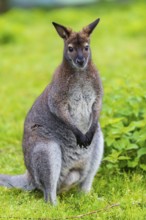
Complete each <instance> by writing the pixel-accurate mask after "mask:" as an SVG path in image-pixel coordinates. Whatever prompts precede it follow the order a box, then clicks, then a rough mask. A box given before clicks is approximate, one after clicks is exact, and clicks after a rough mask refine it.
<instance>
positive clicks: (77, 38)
mask: <svg viewBox="0 0 146 220" xmlns="http://www.w3.org/2000/svg"><path fill="white" fill-rule="evenodd" d="M99 20H100V19H99V18H98V19H96V20H95V21H94V22H92V23H91V24H89V25H87V26H86V27H84V28H83V29H82V30H81V31H80V32H74V31H72V30H71V29H70V28H66V27H64V26H62V25H60V24H57V23H55V22H53V25H54V27H55V29H56V30H57V32H58V34H59V36H60V37H61V38H63V39H64V58H65V59H66V60H67V61H68V63H70V64H71V65H72V66H73V67H74V68H76V69H81V70H84V69H85V68H86V67H87V66H88V62H89V60H90V59H91V51H90V46H89V45H90V34H91V33H92V31H93V30H94V28H95V27H96V25H97V24H98V23H99Z"/></svg>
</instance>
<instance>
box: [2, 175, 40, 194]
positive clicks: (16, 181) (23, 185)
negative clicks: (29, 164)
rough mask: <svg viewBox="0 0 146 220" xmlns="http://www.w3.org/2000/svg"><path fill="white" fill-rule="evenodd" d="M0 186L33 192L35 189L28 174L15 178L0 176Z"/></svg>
mask: <svg viewBox="0 0 146 220" xmlns="http://www.w3.org/2000/svg"><path fill="white" fill-rule="evenodd" d="M0 186H6V187H8V188H13V187H14V188H19V189H23V190H33V189H35V188H36V187H35V185H34V184H33V182H32V179H31V177H30V175H29V173H28V172H26V173H25V174H22V175H17V176H10V175H2V174H0Z"/></svg>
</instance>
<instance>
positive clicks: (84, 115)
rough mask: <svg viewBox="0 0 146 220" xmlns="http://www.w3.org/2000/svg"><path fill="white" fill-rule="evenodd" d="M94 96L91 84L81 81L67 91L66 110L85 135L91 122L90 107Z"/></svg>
mask: <svg viewBox="0 0 146 220" xmlns="http://www.w3.org/2000/svg"><path fill="white" fill-rule="evenodd" d="M95 98H96V94H95V90H94V88H93V86H92V84H91V82H86V81H85V80H83V79H80V80H78V82H77V83H76V84H75V85H74V86H72V87H71V88H70V90H69V102H68V109H69V112H70V116H71V117H72V119H73V121H74V123H75V124H76V126H77V127H78V128H79V129H80V130H81V131H82V132H83V133H86V132H87V130H88V129H89V127H90V124H91V120H92V106H93V103H94V102H95Z"/></svg>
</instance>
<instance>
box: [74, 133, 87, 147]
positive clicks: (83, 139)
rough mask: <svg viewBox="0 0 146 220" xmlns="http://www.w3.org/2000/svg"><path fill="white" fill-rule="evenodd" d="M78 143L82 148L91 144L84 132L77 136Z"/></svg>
mask: <svg viewBox="0 0 146 220" xmlns="http://www.w3.org/2000/svg"><path fill="white" fill-rule="evenodd" d="M76 138H77V144H78V145H79V146H80V147H81V148H87V147H88V146H89V145H90V144H89V140H88V138H87V137H86V135H84V134H80V135H78V136H77V137H76Z"/></svg>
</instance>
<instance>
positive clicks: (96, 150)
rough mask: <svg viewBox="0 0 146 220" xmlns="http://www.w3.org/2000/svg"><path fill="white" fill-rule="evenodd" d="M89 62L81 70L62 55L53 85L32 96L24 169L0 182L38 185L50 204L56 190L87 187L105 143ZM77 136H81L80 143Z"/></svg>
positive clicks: (98, 95) (97, 83)
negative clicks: (24, 170) (71, 64)
mask: <svg viewBox="0 0 146 220" xmlns="http://www.w3.org/2000/svg"><path fill="white" fill-rule="evenodd" d="M59 28H61V26H60V27H59ZM86 32H87V31H86ZM88 62H89V63H88V65H87V67H86V68H85V69H84V70H81V69H74V68H73V67H71V66H70V65H69V64H68V61H66V60H65V59H64V61H63V63H62V64H61V65H60V66H59V68H58V69H57V70H56V73H55V75H54V78H53V80H52V83H51V84H50V85H48V86H47V88H46V89H45V90H44V92H43V93H42V94H41V95H40V96H39V97H38V98H37V100H36V101H35V103H34V105H33V106H32V108H31V109H30V111H29V113H28V115H27V117H26V120H25V124H24V136H23V153H24V160H25V165H26V168H27V172H26V173H25V174H24V175H18V176H9V175H0V186H6V187H16V188H20V189H24V190H33V189H35V188H37V189H40V190H42V191H43V193H44V199H45V201H46V202H47V201H48V200H49V201H50V202H51V203H52V204H54V205H55V204H56V194H57V193H60V192H62V191H64V190H68V189H70V187H72V186H74V185H79V187H80V189H81V190H82V191H84V192H89V191H90V189H91V186H92V182H93V178H94V176H95V174H96V172H97V170H98V168H99V166H100V163H101V160H102V156H103V148H104V144H103V135H102V131H101V128H100V124H99V122H98V123H96V118H97V120H98V119H99V112H100V108H101V102H102V85H101V81H100V78H99V75H98V72H97V71H96V69H95V67H94V66H93V64H92V63H91V60H90V59H89V61H88ZM64 73H65V75H63V74H64ZM90 75H91V76H90ZM77 131H78V132H79V135H78V133H77ZM92 134H93V135H92ZM76 135H77V136H76ZM87 137H88V142H86V141H85V142H84V141H83V140H82V138H87ZM77 138H78V139H80V138H81V142H80V145H83V147H81V146H79V144H78V139H77ZM89 139H91V141H90V144H87V143H89ZM82 143H83V144H82Z"/></svg>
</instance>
